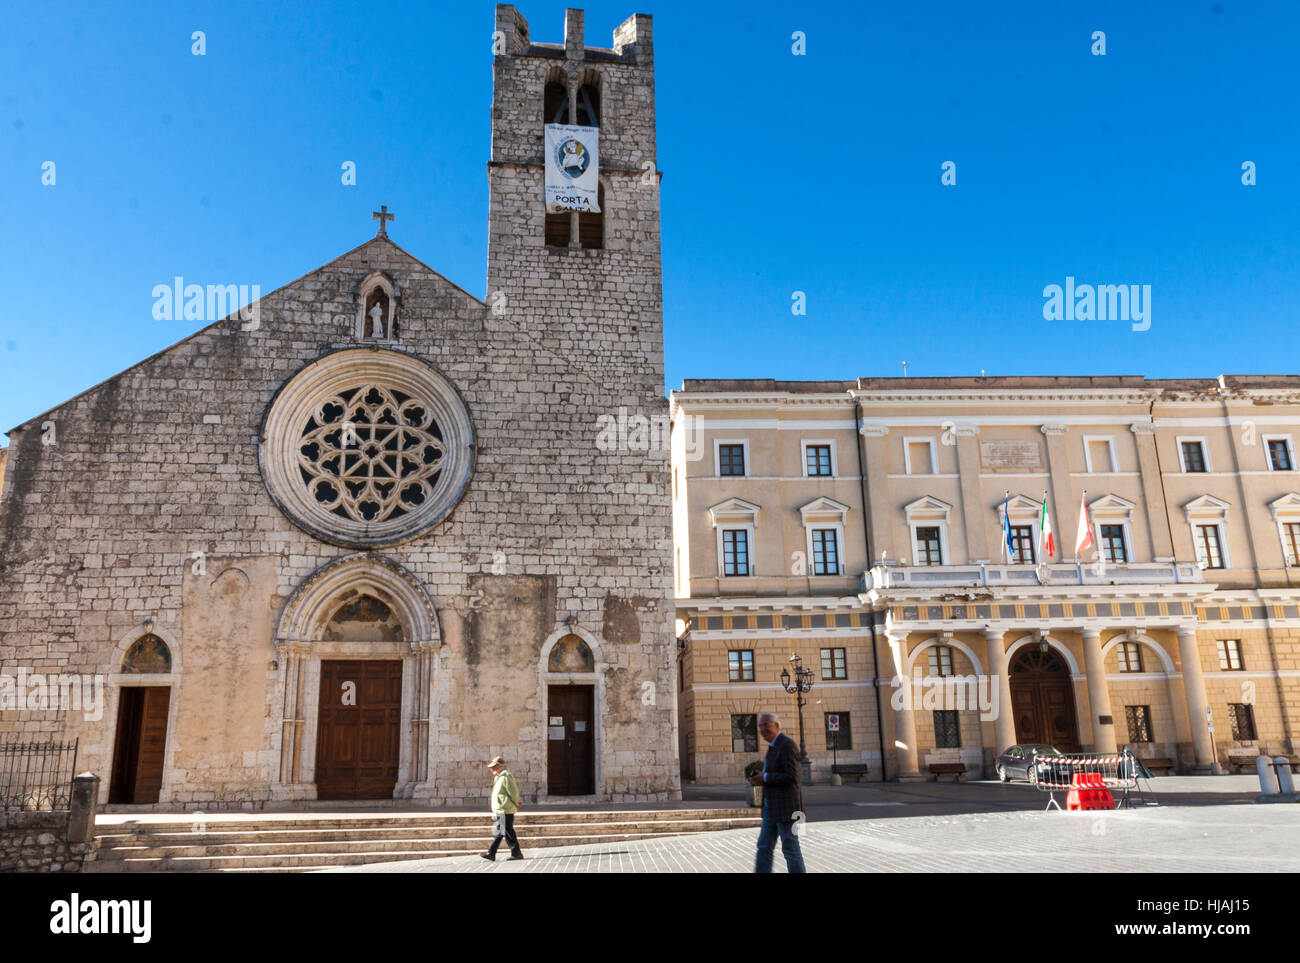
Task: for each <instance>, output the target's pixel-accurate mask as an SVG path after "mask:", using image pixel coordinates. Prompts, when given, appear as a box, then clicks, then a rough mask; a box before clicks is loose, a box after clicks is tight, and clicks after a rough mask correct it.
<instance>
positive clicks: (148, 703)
mask: <svg viewBox="0 0 1300 963" xmlns="http://www.w3.org/2000/svg"><path fill="white" fill-rule="evenodd" d="M171 697H172V690H171V686H165V685H130V686H122V688H121V690H120V694H119V699H118V709H117V736H116V737H115V738H114V740H113V776H112V778H111V780H110V781H109V784H108V801H109V802H110V803H129V804H143V803H156V802H157V801H158V794H159V793H160V792H161V790H162V777H163V764H164V763H165V761H166V758H167V712H168V709H170V708H171Z"/></svg>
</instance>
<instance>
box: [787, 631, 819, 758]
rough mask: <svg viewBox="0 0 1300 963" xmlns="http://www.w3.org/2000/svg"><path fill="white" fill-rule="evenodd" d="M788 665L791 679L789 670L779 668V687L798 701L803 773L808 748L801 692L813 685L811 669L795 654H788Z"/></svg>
mask: <svg viewBox="0 0 1300 963" xmlns="http://www.w3.org/2000/svg"><path fill="white" fill-rule="evenodd" d="M790 665H791V666H793V667H794V677H793V681H791V676H790V670H789V669H782V670H781V688H783V689H785V691H786V692H791V693H797V694H798V703H799V762H800V763H801V764H802V765H803V767H804V771H805V773H806V772H807V771H808V750H807V749H805V748H804V741H803V707H804V697H803V694H804V693H805V692H807V691H808V690H809V689H811V688H812V687H813V674H812V669H805V668H804V667H803V659H801V658H799V656H798V655H796V654H793V653H792V654H791V655H790Z"/></svg>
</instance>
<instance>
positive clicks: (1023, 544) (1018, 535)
mask: <svg viewBox="0 0 1300 963" xmlns="http://www.w3.org/2000/svg"><path fill="white" fill-rule="evenodd" d="M1011 547H1012V553H1011V561H1012V562H1013V563H1014V564H1016V565H1033V564H1034V561H1035V559H1034V526H1032V525H1012V526H1011Z"/></svg>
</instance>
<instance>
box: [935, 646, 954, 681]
mask: <svg viewBox="0 0 1300 963" xmlns="http://www.w3.org/2000/svg"><path fill="white" fill-rule="evenodd" d="M930 675H952V646H950V645H932V646H930Z"/></svg>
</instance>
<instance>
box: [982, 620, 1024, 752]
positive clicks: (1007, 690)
mask: <svg viewBox="0 0 1300 963" xmlns="http://www.w3.org/2000/svg"><path fill="white" fill-rule="evenodd" d="M1005 634H1006V633H1005V632H1004V631H1003V630H1002V629H985V630H984V638H985V640H986V641H987V642H988V664H989V686H990V689H992V687H993V686H996V687H997V689H996V691H997V694H998V696H997V699H998V705H997V715H996V716H994V717H993V733H994V737H995V740H996V742H997V745H995V746H994V747H993V756H994V758H995V759H996V758H997V755H998V753H1000V752H1003V751H1005V750H1006V749H1007V748H1008V747H1010V746H1014V745H1015V744H1016V715H1015V713H1014V712H1013V711H1012V709H1011V676H1010V675H1009V674H1008V673H1007V650H1006V646H1005V645H1004V643H1003V636H1004V635H1005Z"/></svg>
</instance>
